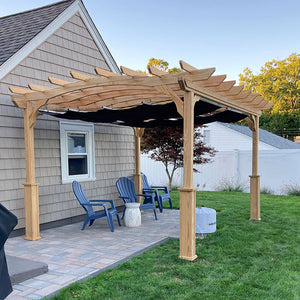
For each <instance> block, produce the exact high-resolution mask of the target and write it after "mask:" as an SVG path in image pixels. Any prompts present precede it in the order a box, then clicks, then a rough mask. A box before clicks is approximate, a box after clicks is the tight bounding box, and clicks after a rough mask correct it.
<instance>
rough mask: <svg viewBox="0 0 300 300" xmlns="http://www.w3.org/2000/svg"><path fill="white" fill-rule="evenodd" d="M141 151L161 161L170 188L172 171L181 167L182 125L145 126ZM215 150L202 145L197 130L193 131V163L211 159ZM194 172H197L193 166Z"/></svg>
mask: <svg viewBox="0 0 300 300" xmlns="http://www.w3.org/2000/svg"><path fill="white" fill-rule="evenodd" d="M141 147H142V152H143V153H149V154H150V158H151V159H153V160H155V161H161V162H162V163H163V164H164V166H165V170H166V173H167V175H168V178H169V187H170V188H171V184H172V180H173V175H174V172H175V171H176V170H177V169H178V168H181V167H183V129H182V127H165V128H162V127H156V128H146V129H145V133H144V136H143V139H142V144H141ZM215 152H216V151H215V150H214V149H213V148H211V147H208V146H206V145H204V143H203V142H202V135H201V134H200V132H199V130H195V131H194V164H205V163H208V162H210V161H211V157H213V156H214V155H215ZM193 171H194V172H198V170H197V169H195V168H194V170H193Z"/></svg>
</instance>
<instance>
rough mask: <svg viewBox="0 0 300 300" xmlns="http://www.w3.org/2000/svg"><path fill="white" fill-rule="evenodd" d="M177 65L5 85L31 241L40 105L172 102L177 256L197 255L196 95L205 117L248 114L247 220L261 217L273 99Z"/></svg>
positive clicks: (35, 235) (35, 229)
mask: <svg viewBox="0 0 300 300" xmlns="http://www.w3.org/2000/svg"><path fill="white" fill-rule="evenodd" d="M180 65H181V68H182V69H183V71H182V72H180V73H175V74H169V73H167V72H163V71H161V70H159V69H157V68H155V67H149V72H150V73H151V74H153V75H155V76H146V75H144V74H142V73H140V72H137V71H133V70H131V69H128V68H125V67H122V68H121V70H122V72H123V74H125V75H119V74H115V73H112V72H110V71H108V70H104V69H101V68H97V67H96V68H95V72H96V74H97V75H100V76H95V77H91V76H90V75H85V74H81V73H78V72H71V76H72V77H73V78H74V79H77V80H76V81H74V80H73V81H66V80H62V79H58V78H53V77H49V81H50V83H52V84H55V85H58V86H57V87H54V88H48V87H42V86H38V85H34V84H30V85H29V87H30V89H31V90H29V89H22V88H17V87H11V88H10V89H11V91H12V92H13V93H14V94H13V95H12V100H13V102H14V104H15V105H16V106H17V107H20V108H23V109H24V129H25V152H26V183H25V184H24V193H25V195H24V198H25V227H26V239H29V240H36V239H39V238H40V235H39V200H38V183H36V182H35V172H34V167H35V165H34V135H33V128H34V126H35V121H36V118H37V116H38V113H39V109H44V110H45V109H51V110H52V109H53V110H56V111H66V110H75V111H78V110H79V111H81V110H82V111H85V112H91V111H97V110H105V109H107V108H110V109H116V110H118V111H121V110H126V109H128V110H129V109H131V108H134V107H137V106H139V105H142V104H144V103H147V104H151V105H153V106H155V105H163V104H166V103H171V102H173V103H175V105H176V108H177V112H178V113H179V114H180V115H181V117H182V118H183V131H184V132H183V135H184V166H183V171H184V175H183V176H184V177H183V186H182V188H180V189H179V190H180V257H181V258H183V259H186V260H194V259H195V258H196V257H197V255H196V253H195V206H196V189H195V188H194V187H193V132H194V106H195V103H196V101H198V100H199V99H200V97H201V101H203V102H205V101H207V102H208V103H210V104H212V107H213V109H212V110H213V111H211V112H209V111H208V112H207V111H205V112H204V113H203V116H204V117H205V116H213V115H216V114H219V115H220V117H221V116H222V114H226V111H227V110H232V111H234V112H235V113H239V114H241V115H248V116H251V118H252V120H250V119H249V118H248V124H249V128H250V129H251V130H252V132H253V154H252V155H253V158H252V159H253V163H252V175H251V176H250V192H251V195H250V219H253V220H259V219H260V195H259V184H260V183H259V175H258V142H259V141H258V130H259V116H260V115H261V111H262V110H263V109H268V108H270V107H272V103H269V102H267V101H265V100H264V99H263V97H261V96H260V95H258V94H251V93H250V91H246V90H244V87H243V86H235V85H234V84H235V81H224V80H225V79H226V75H218V76H212V75H213V73H214V72H215V68H208V69H196V68H195V67H193V66H191V65H189V64H187V63H186V62H183V61H180ZM70 80H72V79H70ZM182 98H184V99H182ZM197 106H198V105H197ZM204 106H205V105H204ZM207 107H208V108H209V107H210V106H209V105H207ZM218 107H220V108H218ZM173 113H174V112H173ZM175 113H176V112H175ZM229 115H230V114H229ZM147 118H148V120H143V119H142V120H141V121H139V122H149V121H150V120H151V119H152V118H153V116H150V117H149V116H147ZM154 118H155V117H154ZM180 119H181V118H180ZM152 120H154V119H152ZM166 120H167V119H166ZM166 120H164V122H165V121H166ZM114 122H116V121H114ZM139 124H140V123H139ZM148 125H149V124H148ZM143 132H144V129H143V128H134V136H135V152H136V153H135V154H136V164H135V166H136V168H135V174H134V181H135V185H136V188H137V192H138V193H141V190H142V175H141V165H140V144H141V137H142V135H143Z"/></svg>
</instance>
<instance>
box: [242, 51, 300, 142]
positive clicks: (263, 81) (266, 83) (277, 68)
mask: <svg viewBox="0 0 300 300" xmlns="http://www.w3.org/2000/svg"><path fill="white" fill-rule="evenodd" d="M239 79H240V83H241V84H244V85H245V88H246V89H250V90H251V91H252V92H257V93H259V94H261V95H262V96H263V97H264V98H265V99H268V100H270V101H271V102H274V106H273V108H272V109H270V110H269V111H263V115H262V117H261V121H260V123H261V127H262V128H264V129H266V130H269V131H272V132H274V133H276V134H279V135H282V136H285V137H286V135H287V134H288V135H289V137H292V136H293V135H294V136H295V135H297V134H300V55H299V54H296V53H292V54H291V55H290V56H289V57H288V58H286V59H283V60H275V59H274V60H272V61H270V62H266V63H265V65H264V66H263V67H261V69H260V73H259V74H257V75H254V74H253V72H252V71H251V70H250V69H249V68H246V69H244V71H243V73H242V74H240V75H239ZM283 129H284V130H285V132H284V131H283Z"/></svg>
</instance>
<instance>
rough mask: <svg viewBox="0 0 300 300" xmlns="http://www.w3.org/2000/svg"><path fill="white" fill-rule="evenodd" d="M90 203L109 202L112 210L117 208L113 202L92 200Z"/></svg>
mask: <svg viewBox="0 0 300 300" xmlns="http://www.w3.org/2000/svg"><path fill="white" fill-rule="evenodd" d="M90 202H108V203H110V205H111V207H112V208H116V207H115V204H114V201H113V200H90Z"/></svg>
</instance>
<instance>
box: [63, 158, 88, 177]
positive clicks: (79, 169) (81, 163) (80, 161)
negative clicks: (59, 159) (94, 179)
mask: <svg viewBox="0 0 300 300" xmlns="http://www.w3.org/2000/svg"><path fill="white" fill-rule="evenodd" d="M68 160H69V175H80V174H88V168H87V156H86V155H79V156H77V155H76V156H69V158H68Z"/></svg>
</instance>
